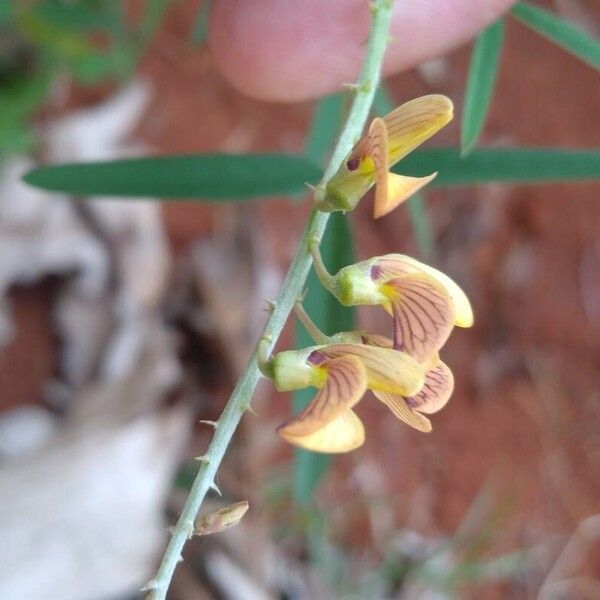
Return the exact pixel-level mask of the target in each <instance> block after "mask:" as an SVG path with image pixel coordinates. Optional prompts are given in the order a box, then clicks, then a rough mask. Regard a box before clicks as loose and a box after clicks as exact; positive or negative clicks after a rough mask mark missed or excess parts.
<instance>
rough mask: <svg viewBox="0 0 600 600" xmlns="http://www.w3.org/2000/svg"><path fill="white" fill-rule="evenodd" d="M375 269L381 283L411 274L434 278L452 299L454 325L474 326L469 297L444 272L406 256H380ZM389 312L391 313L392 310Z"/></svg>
mask: <svg viewBox="0 0 600 600" xmlns="http://www.w3.org/2000/svg"><path fill="white" fill-rule="evenodd" d="M374 269H375V270H376V273H377V279H379V280H380V281H381V282H384V281H385V280H387V279H392V278H394V277H400V276H401V275H408V274H410V273H425V274H427V275H429V276H430V277H433V278H434V279H435V280H436V281H438V282H439V283H441V284H442V285H443V286H444V287H445V288H446V292H448V295H449V296H450V298H452V303H453V304H454V309H455V315H454V324H455V325H457V326H458V327H471V325H473V309H472V308H471V303H470V302H469V299H468V298H467V295H466V294H465V293H464V292H463V291H462V289H461V288H460V286H459V285H458V284H457V283H456V282H455V281H453V280H452V279H451V278H450V277H448V275H446V274H445V273H442V271H439V270H438V269H435V268H434V267H430V266H429V265H426V264H425V263H422V262H421V261H418V260H417V259H415V258H412V257H411V256H406V255H404V254H386V255H384V256H379V257H378V258H377V259H376V260H375V263H374ZM386 310H387V308H386ZM388 312H390V313H391V310H389V311H388Z"/></svg>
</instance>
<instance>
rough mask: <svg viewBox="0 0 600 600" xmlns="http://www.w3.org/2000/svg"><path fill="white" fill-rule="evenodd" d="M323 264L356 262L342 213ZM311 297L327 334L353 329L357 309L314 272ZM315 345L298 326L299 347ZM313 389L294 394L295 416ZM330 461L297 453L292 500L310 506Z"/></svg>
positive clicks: (330, 232)
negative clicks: (344, 303)
mask: <svg viewBox="0 0 600 600" xmlns="http://www.w3.org/2000/svg"><path fill="white" fill-rule="evenodd" d="M321 251H322V253H323V260H324V261H325V263H326V264H327V266H328V267H329V269H330V271H331V272H334V273H335V272H336V271H337V270H338V269H341V268H342V267H345V266H346V265H349V264H350V263H352V262H354V260H355V258H354V257H355V254H354V245H353V243H352V233H351V231H350V227H349V225H348V220H347V218H346V217H345V215H343V214H342V213H340V212H337V213H333V214H332V215H331V218H330V220H329V226H328V227H327V231H326V233H325V238H324V239H323V243H322V244H321ZM306 285H307V289H308V294H307V296H306V299H305V301H304V308H305V309H306V311H307V312H308V314H309V315H310V316H311V317H312V318H313V319H314V321H315V323H316V324H317V325H318V326H319V327H320V328H321V329H322V330H323V331H325V333H329V334H332V333H336V332H338V331H348V330H351V329H354V326H355V325H354V324H355V313H354V309H352V308H346V307H344V306H342V305H341V304H340V303H339V302H338V301H337V300H336V299H335V298H334V297H333V296H332V295H331V294H330V293H329V292H328V291H327V290H325V288H324V287H323V286H322V285H321V283H320V282H319V280H318V279H317V277H316V276H315V273H314V271H312V270H311V273H310V275H309V278H308V280H307V284H306ZM313 344H314V341H313V340H312V338H311V337H310V336H309V335H308V333H306V331H305V330H304V328H303V327H302V326H301V325H300V324H296V345H297V346H298V347H299V348H301V347H304V346H311V345H313ZM314 394H315V390H314V389H305V390H300V391H298V392H296V393H295V394H294V412H295V413H296V412H299V411H300V410H302V408H304V407H305V406H306V405H307V404H308V402H309V401H310V399H311V398H312V397H313V396H314ZM330 460H331V457H330V456H328V455H326V454H319V453H315V452H309V451H308V450H300V449H298V450H296V452H295V459H294V478H293V497H294V500H295V502H297V503H298V504H301V505H305V504H308V503H309V502H310V500H311V499H312V497H313V493H314V491H315V489H316V488H317V486H318V484H319V482H320V481H321V479H322V477H323V475H324V474H325V472H326V471H327V467H328V465H329V462H330Z"/></svg>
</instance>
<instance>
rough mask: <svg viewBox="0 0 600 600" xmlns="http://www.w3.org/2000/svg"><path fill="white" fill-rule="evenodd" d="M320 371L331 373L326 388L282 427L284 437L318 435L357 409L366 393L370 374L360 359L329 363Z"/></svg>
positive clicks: (323, 364) (331, 361) (337, 359)
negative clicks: (334, 421) (349, 411)
mask: <svg viewBox="0 0 600 600" xmlns="http://www.w3.org/2000/svg"><path fill="white" fill-rule="evenodd" d="M320 368H322V369H324V370H325V371H326V373H327V376H326V379H325V383H324V385H323V387H322V388H321V390H319V392H318V393H317V395H316V396H315V397H314V398H313V400H312V402H311V403H310V404H309V405H308V406H307V407H306V408H305V409H304V410H303V411H302V412H301V413H299V414H298V415H296V416H295V417H293V418H292V419H290V420H289V421H288V422H287V423H284V424H283V425H281V426H280V427H279V429H278V431H279V433H280V434H281V435H282V436H285V435H288V436H292V437H298V436H306V435H309V434H311V433H314V432H315V431H317V430H319V429H321V428H323V427H324V426H325V425H327V423H329V422H330V421H333V420H334V419H335V418H336V417H337V416H338V415H339V414H340V413H342V412H344V411H345V410H347V409H349V408H351V407H353V406H354V405H355V404H356V403H357V402H358V401H359V400H360V399H361V398H362V396H363V394H364V393H365V390H366V389H367V372H366V369H365V367H364V366H363V363H362V362H361V360H360V359H358V358H356V357H354V356H342V357H340V358H334V359H332V360H326V361H325V362H323V363H321V365H320Z"/></svg>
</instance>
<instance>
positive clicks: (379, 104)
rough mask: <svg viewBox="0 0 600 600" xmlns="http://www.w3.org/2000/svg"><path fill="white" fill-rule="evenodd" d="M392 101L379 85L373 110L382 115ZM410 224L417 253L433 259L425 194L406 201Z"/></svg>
mask: <svg viewBox="0 0 600 600" xmlns="http://www.w3.org/2000/svg"><path fill="white" fill-rule="evenodd" d="M394 108H395V106H394V102H393V101H392V99H391V98H390V95H389V93H388V91H387V89H386V88H385V87H384V86H379V88H378V89H377V92H375V99H374V100H373V112H374V113H375V115H377V116H379V117H383V116H385V115H387V114H388V113H390V112H392V110H394ZM407 207H408V215H409V217H410V224H411V227H412V230H413V232H414V234H415V238H416V240H417V246H418V248H419V254H420V255H421V257H422V258H423V259H425V260H433V259H434V257H435V254H436V252H435V238H434V236H433V231H432V228H431V222H430V220H429V216H428V215H427V210H426V204H425V196H424V195H423V194H415V195H414V196H413V197H412V198H409V199H408V201H407Z"/></svg>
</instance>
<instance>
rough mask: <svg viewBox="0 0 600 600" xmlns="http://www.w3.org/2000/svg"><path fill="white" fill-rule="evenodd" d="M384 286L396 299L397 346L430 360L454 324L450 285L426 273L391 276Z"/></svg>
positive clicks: (393, 308)
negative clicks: (443, 283) (447, 286)
mask: <svg viewBox="0 0 600 600" xmlns="http://www.w3.org/2000/svg"><path fill="white" fill-rule="evenodd" d="M382 288H383V291H384V293H385V294H386V295H388V297H389V299H390V302H391V303H392V313H393V317H394V347H395V348H397V349H398V350H403V351H404V352H407V353H408V354H410V356H412V357H413V358H415V359H416V360H417V361H419V362H423V361H426V360H427V359H428V358H430V357H431V355H432V354H433V353H434V352H436V351H437V350H439V349H440V348H441V347H442V346H443V345H444V343H445V342H446V340H447V339H448V337H449V336H450V332H451V331H452V327H453V325H454V306H453V304H452V300H451V299H450V296H449V295H448V293H447V292H446V288H444V287H443V286H442V285H441V284H440V283H438V282H437V281H436V280H435V279H433V277H430V276H429V275H425V274H424V273H415V274H412V275H405V276H404V277H398V278H397V279H390V280H389V281H387V282H386V283H385V284H383V286H382ZM402 395H403V396H411V395H412V394H402Z"/></svg>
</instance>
